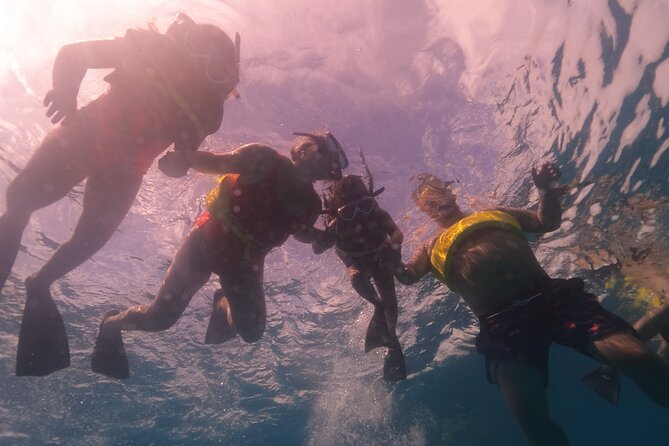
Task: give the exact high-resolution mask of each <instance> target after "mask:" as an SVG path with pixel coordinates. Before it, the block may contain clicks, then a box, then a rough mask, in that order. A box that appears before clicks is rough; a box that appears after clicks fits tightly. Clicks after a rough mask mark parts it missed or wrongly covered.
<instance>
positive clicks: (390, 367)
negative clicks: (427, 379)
mask: <svg viewBox="0 0 669 446" xmlns="http://www.w3.org/2000/svg"><path fill="white" fill-rule="evenodd" d="M383 379H384V380H386V381H391V382H394V381H402V380H404V379H407V366H406V362H405V359H404V353H403V352H402V348H401V347H400V346H399V345H397V346H395V347H390V348H389V349H388V351H387V352H386V355H385V357H384V358H383Z"/></svg>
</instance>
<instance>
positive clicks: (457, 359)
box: [0, 0, 669, 445]
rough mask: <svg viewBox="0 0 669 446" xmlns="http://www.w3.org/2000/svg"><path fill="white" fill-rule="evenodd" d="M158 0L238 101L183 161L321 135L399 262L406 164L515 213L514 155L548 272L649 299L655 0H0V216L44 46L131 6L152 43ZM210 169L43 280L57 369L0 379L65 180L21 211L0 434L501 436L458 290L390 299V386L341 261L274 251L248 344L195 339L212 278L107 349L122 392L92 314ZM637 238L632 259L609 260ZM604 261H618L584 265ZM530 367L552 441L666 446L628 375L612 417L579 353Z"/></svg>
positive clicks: (663, 188)
mask: <svg viewBox="0 0 669 446" xmlns="http://www.w3.org/2000/svg"><path fill="white" fill-rule="evenodd" d="M16 3H18V2H16ZM335 4H336V6H333V5H335ZM179 10H185V11H187V12H189V13H190V14H191V15H192V16H193V17H194V18H195V19H196V20H198V19H199V20H208V21H212V22H214V23H217V24H219V25H220V26H221V27H222V28H224V29H225V30H227V31H230V32H234V31H239V32H240V34H241V35H242V62H241V66H242V81H241V84H240V86H239V89H240V91H241V94H242V98H241V99H240V100H238V101H230V102H228V103H226V115H225V118H224V122H223V126H222V128H221V130H220V131H219V132H218V133H217V134H216V135H214V136H213V137H211V138H210V139H208V140H207V142H206V144H205V146H206V147H205V148H206V149H208V150H227V149H229V148H232V147H235V146H237V145H240V144H243V143H246V142H250V141H262V142H267V143H270V144H271V145H273V146H275V147H276V148H277V149H279V150H282V151H287V150H288V148H289V146H290V139H291V133H292V132H293V131H309V130H312V129H318V128H328V129H330V130H332V131H333V132H334V133H335V134H336V135H337V137H338V138H339V139H340V140H341V141H342V142H343V143H344V144H345V145H346V147H347V148H348V151H349V158H350V159H351V160H352V167H351V168H350V169H349V170H350V172H352V173H359V172H361V170H362V167H361V162H360V160H359V159H358V157H357V155H356V153H357V149H358V147H362V148H363V149H364V152H365V155H366V158H367V160H368V163H369V165H370V167H371V168H372V170H373V172H374V177H375V182H376V184H377V185H378V186H384V187H385V188H386V191H385V192H384V193H383V194H382V195H381V196H380V201H381V204H382V206H384V207H385V208H386V209H387V210H389V211H390V212H391V214H392V215H393V216H394V217H395V219H396V220H397V221H398V224H399V225H400V227H401V228H402V229H403V231H404V232H405V234H406V236H407V237H406V238H407V244H406V247H405V250H404V252H405V258H406V257H407V256H408V255H409V253H410V252H411V251H412V250H413V249H414V248H416V247H417V246H418V244H419V243H420V242H421V241H422V240H424V239H425V238H426V237H428V236H429V235H430V234H431V230H432V229H433V228H431V227H430V226H429V225H428V224H427V222H426V221H425V219H424V218H423V217H422V216H421V215H419V214H418V213H417V212H416V211H415V210H414V209H413V206H412V204H411V201H410V191H411V188H412V187H413V186H414V183H412V182H411V181H410V177H411V176H412V175H415V174H417V173H420V172H424V171H430V172H433V173H436V174H438V175H440V176H442V177H444V178H454V179H457V181H458V183H457V185H458V187H459V190H460V194H461V195H462V196H463V199H464V202H465V203H466V205H467V206H468V207H470V208H473V209H475V208H477V207H478V206H482V205H485V204H486V203H497V202H501V203H504V204H506V205H517V206H526V205H532V204H534V203H536V195H535V192H534V191H533V189H532V187H531V180H530V178H529V169H530V167H531V166H532V165H534V164H537V163H539V162H541V161H542V160H546V159H552V160H554V161H556V162H557V163H558V164H559V165H560V166H561V167H562V169H563V180H564V181H565V182H566V183H568V184H570V185H571V189H570V192H569V194H568V195H567V197H566V198H565V201H564V209H565V213H564V223H563V225H562V227H561V229H560V230H559V231H556V232H554V233H552V234H549V235H548V236H546V237H544V238H541V239H538V240H536V242H534V245H535V248H536V250H537V253H538V256H539V258H540V260H541V261H542V263H543V264H544V265H546V268H547V270H548V271H549V272H550V273H551V274H553V275H556V276H569V275H580V276H582V277H584V278H585V279H586V281H587V282H588V286H589V287H590V289H592V290H594V291H595V292H597V293H598V294H600V295H601V296H602V299H603V304H604V305H605V306H606V307H607V308H610V309H613V310H614V311H617V312H619V313H620V314H621V315H622V316H624V317H626V318H628V319H630V320H634V319H636V318H637V317H639V316H640V315H641V314H643V313H644V312H645V311H648V310H650V309H652V308H654V307H656V306H657V305H658V304H659V303H660V302H661V301H662V300H663V299H665V296H664V294H663V292H662V289H663V288H662V286H663V285H662V284H663V283H664V282H663V280H665V281H666V279H665V278H666V277H667V275H668V274H669V263H668V262H667V260H666V259H665V258H664V257H666V256H664V255H663V254H664V252H666V251H667V248H668V247H669V243H668V240H667V235H666V231H665V230H664V229H665V228H666V224H667V221H668V220H669V207H668V206H667V191H668V190H669V185H667V181H666V178H667V174H668V170H669V154H668V153H667V148H669V139H668V138H667V134H668V133H669V130H668V123H667V117H669V109H668V107H667V103H668V102H669V60H667V59H669V30H668V29H667V27H666V21H667V18H668V17H669V2H667V1H664V0H661V1H651V0H637V1H622V0H621V1H615V0H610V1H603V0H590V1H587V2H585V1H557V0H506V1H504V2H500V1H495V0H461V1H455V0H454V1H444V0H441V1H439V0H424V1H418V0H414V1H411V2H406V1H401V0H339V1H338V2H337V3H332V2H328V1H326V0H311V1H306V0H301V1H300V0H282V1H281V2H278V1H276V2H274V1H262V0H231V1H213V0H197V1H188V2H185V1H183V2H181V1H169V0H145V1H143V2H141V3H137V2H131V1H125V0H115V1H107V2H105V7H104V8H102V7H100V5H99V4H98V3H97V2H86V1H84V0H69V1H67V0H60V1H55V2H54V1H49V0H43V1H37V0H34V1H26V2H23V3H21V4H13V3H11V4H10V2H1V3H0V97H2V98H3V101H2V105H3V106H2V107H0V196H1V197H2V198H0V209H4V191H5V189H6V186H7V184H8V182H9V181H10V180H11V178H13V176H14V175H15V174H16V171H17V169H20V168H21V166H23V165H24V164H25V162H26V160H27V158H28V157H29V155H30V153H31V152H32V150H33V148H34V147H35V145H36V144H37V142H38V141H39V140H40V139H41V137H42V136H43V135H44V134H45V133H46V132H47V131H48V129H49V127H50V124H49V123H48V121H47V119H46V118H45V117H44V115H43V113H44V109H43V107H42V106H41V99H42V97H43V95H44V93H45V92H46V91H47V90H48V88H49V85H50V74H51V66H52V62H53V57H54V56H55V54H56V52H57V50H58V48H59V47H60V46H61V45H63V44H65V43H67V42H70V41H74V40H80V39H87V38H93V37H106V36H114V35H122V34H123V32H124V30H125V29H126V28H128V27H134V26H143V25H144V24H145V23H146V20H147V18H148V17H149V16H153V17H155V19H156V23H157V25H158V27H159V28H160V29H165V28H166V26H167V24H168V23H169V22H170V20H171V18H172V17H173V16H174V14H175V13H176V12H177V11H179ZM103 74H104V73H89V76H88V77H87V78H86V81H85V84H84V87H83V88H82V92H81V94H80V101H81V102H86V101H87V100H90V99H91V98H92V97H94V96H95V95H96V94H97V93H99V92H100V91H101V90H102V89H103V88H104V86H103V84H102V83H101V82H100V79H101V77H102V75H103ZM213 181H214V180H213V178H211V177H208V176H206V175H201V174H195V173H191V174H189V175H188V177H186V178H185V179H180V180H173V179H169V178H167V177H164V176H162V174H160V172H158V171H157V169H156V168H155V166H153V167H152V168H151V170H150V171H149V173H148V174H147V176H146V179H145V183H144V185H143V187H142V189H141V191H140V194H139V196H138V198H137V201H136V203H135V205H134V206H133V208H132V210H131V211H130V213H129V215H128V216H127V218H126V219H125V221H124V222H123V224H122V225H121V227H120V228H119V231H118V233H117V234H116V235H115V236H114V237H113V239H112V240H111V241H110V242H109V243H108V244H107V245H106V246H105V248H104V249H102V250H101V251H100V252H99V253H98V254H96V255H95V256H94V257H93V259H91V260H90V261H89V262H87V263H86V264H84V265H83V266H82V267H80V268H78V269H77V270H76V271H74V272H73V273H71V274H69V275H68V276H66V277H65V278H64V279H62V280H61V281H59V282H57V283H56V284H55V285H54V287H53V289H52V290H53V294H54V297H55V298H56V300H57V303H58V306H59V309H60V311H61V313H62V314H63V317H64V319H65V322H66V324H67V329H68V334H69V338H70V348H71V351H72V366H71V367H70V368H68V369H66V370H61V371H59V372H57V373H55V374H53V375H51V376H48V377H46V378H17V377H15V376H14V373H13V372H14V357H15V356H14V355H15V350H16V343H17V334H18V329H19V323H20V316H21V312H22V309H23V304H24V298H25V292H24V288H23V280H24V279H25V277H26V276H28V275H29V274H32V273H33V272H35V271H36V270H37V269H38V268H39V267H40V266H41V265H42V264H43V263H44V262H45V260H46V259H47V258H49V256H50V255H51V254H52V253H53V250H54V249H55V248H56V247H57V246H58V244H59V243H62V242H63V241H64V240H66V239H67V237H68V236H69V234H70V233H71V231H72V228H73V225H74V224H75V222H76V219H77V217H78V215H79V212H80V210H81V205H80V203H81V191H82V189H81V187H78V188H77V189H76V190H74V191H73V192H72V193H71V194H70V195H69V196H68V197H67V198H66V199H63V200H62V201H61V202H59V203H57V204H55V205H53V206H51V207H49V208H47V209H44V210H41V211H39V212H37V213H35V215H34V216H33V218H32V219H31V222H30V224H29V225H28V227H27V228H26V231H25V234H24V239H23V246H22V249H21V252H20V254H19V258H18V260H17V262H16V264H15V267H14V271H13V274H12V276H11V277H10V279H9V281H8V284H7V285H6V287H5V289H4V290H3V291H2V294H0V304H1V305H2V308H3V311H2V315H1V316H0V339H2V341H1V342H0V444H2V445H5V444H6V445H42V444H67V445H133V444H147V445H148V444H152V445H189V444H235V445H255V444H273V445H274V444H276V445H296V444H310V445H348V444H355V445H358V444H360V445H363V444H365V445H367V444H378V445H381V444H383V445H386V444H393V445H432V444H446V445H516V444H522V442H523V440H522V436H521V434H520V431H519V429H518V428H517V427H516V425H515V424H514V422H513V420H512V418H511V416H510V415H509V414H508V413H507V410H506V408H505V406H504V403H503V401H502V398H501V395H500V394H499V392H498V390H497V388H496V387H495V386H492V385H489V384H487V383H486V382H485V374H484V370H483V359H482V358H481V357H480V356H479V355H477V354H476V352H474V350H473V341H474V336H475V335H476V332H477V326H476V322H475V319H474V318H473V316H472V315H471V314H470V313H469V312H468V311H467V309H466V308H465V306H464V305H463V303H462V302H461V301H460V300H459V299H458V297H457V296H456V295H453V294H450V293H448V292H446V291H445V289H444V288H443V287H440V286H439V285H438V284H436V283H435V282H434V281H430V280H426V281H424V282H422V283H421V284H420V285H418V286H416V287H411V288H407V287H401V286H400V287H399V301H400V320H399V324H398V333H399V336H400V340H401V342H402V344H403V345H404V347H405V354H406V359H407V367H408V370H409V378H408V379H407V380H406V381H405V382H401V383H399V384H396V385H388V384H386V383H384V382H383V380H382V379H381V366H382V357H381V352H374V353H370V354H365V353H364V352H363V347H362V346H363V336H364V331H365V328H366V325H367V322H368V320H369V317H370V316H371V311H370V308H369V306H368V305H365V304H364V303H363V301H362V300H361V299H360V298H359V297H357V296H356V295H355V293H354V292H353V291H352V289H351V288H350V286H349V284H348V281H347V280H346V278H345V270H344V267H343V265H341V263H340V262H339V260H338V259H337V258H336V257H335V256H334V255H333V254H332V253H327V254H325V255H323V256H320V257H317V256H314V255H312V254H311V252H310V249H309V248H308V247H307V246H304V245H300V244H298V243H296V242H293V241H291V242H289V243H288V244H287V245H286V246H285V247H283V248H281V249H277V250H276V251H275V252H273V253H272V254H271V255H270V256H269V257H268V259H267V263H266V274H265V277H266V282H267V283H266V295H267V302H268V328H267V333H266V335H265V336H264V338H263V339H262V340H261V341H260V342H258V343H257V344H253V345H247V344H244V343H242V342H241V341H240V340H234V341H232V342H229V343H227V344H224V345H221V346H213V347H212V346H205V345H203V344H202V340H203V338H204V332H205V329H206V324H207V321H208V318H209V313H210V308H211V299H212V293H213V290H214V289H215V288H216V286H215V284H214V283H213V282H211V283H210V284H208V285H207V286H206V287H204V288H203V289H202V290H201V292H200V293H198V294H197V295H196V297H195V298H194V299H193V302H192V303H191V305H190V307H189V308H188V310H187V311H186V313H185V314H184V316H183V317H182V318H181V320H180V321H179V322H178V323H177V324H176V326H174V327H173V328H172V329H170V330H168V331H166V332H164V333H158V334H145V333H130V334H127V335H126V336H125V342H126V348H127V350H128V352H129V356H130V364H131V373H132V378H131V379H130V380H128V381H123V382H119V381H114V380H110V379H107V378H105V377H103V376H101V375H96V374H93V373H92V372H91V371H90V370H89V359H90V353H91V350H92V346H93V343H94V340H95V336H96V334H97V333H96V332H97V327H98V324H99V321H100V319H101V317H102V316H103V315H104V314H105V313H106V312H107V311H108V310H110V309H116V308H124V307H126V306H128V305H132V304H136V303H143V302H147V301H148V300H149V299H150V298H151V296H152V293H153V292H155V291H156V290H157V288H158V286H159V284H160V281H161V280H162V277H163V276H164V273H165V270H166V268H167V266H168V265H169V261H170V258H171V256H172V255H173V254H174V252H175V250H176V247H177V246H178V245H179V242H180V240H181V239H182V238H183V236H184V234H185V233H186V231H187V230H188V228H189V226H190V224H191V222H192V221H193V219H194V218H195V217H196V216H197V214H198V212H199V210H200V209H201V208H202V203H203V200H202V196H203V194H204V193H205V192H206V191H208V190H209V189H210V188H211V187H212V185H213ZM474 197H478V198H474ZM644 250H649V251H648V252H649V254H648V255H647V257H646V258H645V259H644V260H643V262H642V264H641V266H639V265H637V264H636V263H639V262H637V261H636V260H635V256H634V255H632V254H633V253H634V252H639V251H644ZM614 258H617V259H619V260H620V261H622V262H623V263H624V264H625V268H624V269H623V272H610V271H608V270H607V269H606V266H607V265H609V264H611V263H612V262H613V261H614ZM635 262H636V263H635ZM595 270H596V271H595ZM652 345H653V346H654V347H655V346H656V343H654V344H652ZM550 366H551V379H550V385H549V388H548V394H549V398H550V406H551V411H552V413H553V415H554V417H555V418H556V419H557V420H558V421H559V422H560V424H561V425H562V426H563V427H564V429H565V431H566V432H567V434H568V435H569V436H570V438H571V440H572V444H574V445H581V444H583V445H585V444H589V445H605V444H606V445H612V444H615V445H618V444H621V445H622V444H628V443H633V444H639V445H664V444H669V428H668V423H667V422H668V421H669V413H668V412H667V411H666V410H664V409H660V408H659V407H658V406H656V405H654V404H653V403H651V402H649V401H648V400H647V399H646V398H645V397H644V396H643V395H642V394H641V392H640V391H638V389H637V388H636V387H635V386H634V384H633V383H632V382H630V381H628V380H625V381H624V382H623V394H622V398H621V401H620V403H619V405H618V406H615V407H614V406H611V405H609V404H608V403H606V402H604V401H603V400H600V399H599V398H598V397H596V396H595V395H593V394H592V393H590V392H589V391H588V390H587V389H585V388H584V387H583V385H582V384H581V383H580V378H581V377H582V376H583V374H585V373H586V372H587V371H588V370H589V369H590V368H591V367H592V366H593V361H591V360H590V359H588V358H585V357H582V356H579V355H578V354H577V353H575V352H572V351H569V350H566V349H563V348H560V347H555V348H554V349H553V351H552V356H551V363H550Z"/></svg>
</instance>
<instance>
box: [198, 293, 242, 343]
mask: <svg viewBox="0 0 669 446" xmlns="http://www.w3.org/2000/svg"><path fill="white" fill-rule="evenodd" d="M223 297H225V293H224V292H223V290H216V291H215V292H214V308H213V309H212V310H211V316H210V317H209V326H207V333H206V334H205V335H204V343H205V344H222V343H224V342H225V341H229V340H230V339H232V338H234V337H235V336H237V333H236V332H235V329H234V328H233V327H231V326H230V323H229V322H228V316H227V314H222V313H221V311H220V310H218V309H217V308H216V307H217V305H218V302H219V301H220V300H221V299H222V298H223Z"/></svg>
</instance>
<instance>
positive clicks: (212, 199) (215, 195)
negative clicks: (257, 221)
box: [206, 173, 253, 260]
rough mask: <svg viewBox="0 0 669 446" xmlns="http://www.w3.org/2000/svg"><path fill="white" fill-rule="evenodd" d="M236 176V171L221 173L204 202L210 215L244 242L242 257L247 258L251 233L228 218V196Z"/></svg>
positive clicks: (229, 213)
mask: <svg viewBox="0 0 669 446" xmlns="http://www.w3.org/2000/svg"><path fill="white" fill-rule="evenodd" d="M238 178H239V175H238V174H236V173H228V174H225V175H222V176H221V177H220V178H219V179H218V185H217V186H216V187H214V188H213V189H212V190H211V192H209V194H207V200H206V204H207V210H208V211H209V212H210V213H211V215H213V216H214V217H215V218H216V219H217V220H218V221H220V222H221V224H222V225H223V226H225V228H227V229H228V230H229V231H230V232H232V233H233V234H234V236H235V237H237V239H238V240H239V241H240V242H242V243H243V244H244V259H245V260H249V258H250V254H251V247H252V246H253V235H251V234H249V233H247V232H246V231H244V229H242V228H241V227H239V225H237V224H236V223H235V222H234V221H232V219H231V218H230V215H231V212H230V211H231V209H230V196H231V195H232V194H233V193H234V192H233V190H232V188H233V186H234V185H235V184H236V183H237V179H238Z"/></svg>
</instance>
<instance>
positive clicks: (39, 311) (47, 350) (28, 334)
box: [16, 287, 70, 376]
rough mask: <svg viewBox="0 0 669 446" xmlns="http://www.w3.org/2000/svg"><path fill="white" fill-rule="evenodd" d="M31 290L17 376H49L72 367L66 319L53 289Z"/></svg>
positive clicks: (20, 344)
mask: <svg viewBox="0 0 669 446" xmlns="http://www.w3.org/2000/svg"><path fill="white" fill-rule="evenodd" d="M27 289H28V290H29V291H28V293H27V296H26V306H25V308H24V309H23V318H22V319H21V329H20V331H19V345H18V348H17V350H16V376H46V375H48V374H50V373H53V372H55V371H56V370H60V369H64V368H66V367H69V366H70V346H69V345H68V342H67V333H66V332H65V324H64V323H63V318H62V317H61V315H60V313H59V312H58V308H57V307H56V304H55V302H54V301H53V298H52V297H51V293H49V290H48V289H47V290H46V291H45V290H41V291H34V290H30V288H29V287H27Z"/></svg>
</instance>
